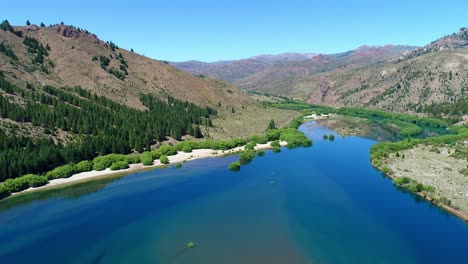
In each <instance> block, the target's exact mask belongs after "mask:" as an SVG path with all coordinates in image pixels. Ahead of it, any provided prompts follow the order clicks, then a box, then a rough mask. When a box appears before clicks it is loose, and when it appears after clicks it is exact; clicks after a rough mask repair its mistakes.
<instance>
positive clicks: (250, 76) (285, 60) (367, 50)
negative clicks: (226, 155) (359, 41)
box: [173, 45, 414, 98]
mask: <svg viewBox="0 0 468 264" xmlns="http://www.w3.org/2000/svg"><path fill="white" fill-rule="evenodd" d="M413 48H414V47H408V46H392V45H387V46H384V47H369V46H362V47H360V48H358V49H356V50H352V51H348V52H344V53H339V54H331V55H323V54H315V53H304V54H301V53H284V54H279V55H260V56H256V57H253V58H250V59H246V60H238V61H225V62H214V63H202V62H184V63H173V65H174V66H176V67H178V68H180V69H184V70H187V71H189V72H192V73H194V74H203V75H208V76H215V77H217V78H221V79H224V80H226V81H229V82H232V83H234V84H235V85H236V86H238V87H239V88H240V89H243V90H252V91H257V92H263V93H274V94H282V95H288V96H293V97H303V98H305V96H306V95H307V94H308V93H309V90H310V89H311V87H310V86H308V85H307V84H306V83H302V82H301V81H300V80H301V78H304V77H306V76H310V75H313V74H316V73H320V72H324V71H331V70H335V69H339V68H343V67H351V68H354V67H358V66H362V65H369V64H372V63H376V62H379V61H384V60H387V59H392V58H396V57H398V56H401V55H402V54H403V53H404V52H405V51H408V50H411V49H413ZM285 87H287V88H285Z"/></svg>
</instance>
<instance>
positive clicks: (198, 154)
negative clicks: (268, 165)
mask: <svg viewBox="0 0 468 264" xmlns="http://www.w3.org/2000/svg"><path fill="white" fill-rule="evenodd" d="M270 143H271V142H268V143H266V144H257V145H256V146H255V149H256V150H258V149H270V148H271V146H270ZM280 144H281V146H286V145H287V142H285V141H281V142H280ZM242 150H244V147H237V148H233V149H229V150H213V149H194V150H192V152H190V153H186V152H182V151H179V152H178V153H177V154H176V155H173V156H168V158H169V164H177V163H180V162H184V161H191V160H196V159H203V158H211V157H221V156H225V155H231V154H234V153H237V152H239V151H242ZM167 165H168V164H162V163H161V162H160V161H159V159H158V160H155V161H154V162H153V165H151V166H144V165H143V163H137V164H130V168H128V169H124V170H111V169H110V168H107V169H105V170H102V171H96V170H93V171H87V172H81V173H77V174H74V175H72V176H71V177H69V178H62V179H55V180H51V181H49V183H48V184H46V185H44V186H41V187H36V188H29V189H26V190H24V191H21V192H17V193H12V194H11V196H14V195H17V194H21V193H25V192H31V191H37V190H41V189H46V188H49V187H53V186H59V185H65V184H71V183H77V182H80V181H84V180H89V179H93V178H98V177H102V176H106V175H113V174H119V173H132V172H138V171H141V170H144V169H150V168H156V167H161V166H167ZM11 196H10V197H11Z"/></svg>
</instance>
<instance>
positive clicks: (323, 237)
mask: <svg viewBox="0 0 468 264" xmlns="http://www.w3.org/2000/svg"><path fill="white" fill-rule="evenodd" d="M148 5H149V4H148ZM200 5H201V6H203V5H204V4H202V3H201V4H200ZM271 5H273V4H271ZM113 8H114V7H112V8H111V7H109V10H112V9H113ZM207 10H208V9H207ZM159 11H160V10H158V13H157V17H156V18H155V21H156V20H158V18H159V16H161V17H164V16H165V15H166V14H165V12H159ZM199 11H200V12H202V11H201V9H200V10H199ZM184 12H188V11H187V10H185V11H184ZM184 12H181V13H180V14H179V15H180V16H179V15H178V16H174V14H175V13H173V14H172V15H171V17H170V18H171V19H170V20H167V21H165V22H164V23H161V21H159V23H160V24H157V23H154V25H153V21H151V23H148V24H142V25H139V26H138V27H139V28H137V27H134V28H133V29H132V30H129V31H124V30H120V28H118V29H119V30H118V32H119V34H115V31H114V30H116V29H114V27H108V26H106V27H104V26H98V25H97V24H96V27H95V28H96V30H98V32H99V35H103V36H106V37H105V38H107V37H108V36H113V37H118V38H119V39H120V40H124V41H122V45H123V46H125V47H126V48H123V47H120V46H119V44H117V43H114V42H113V41H111V40H103V39H102V38H99V37H98V36H97V35H96V34H94V33H92V32H90V31H88V30H87V29H83V28H80V27H76V26H73V25H68V24H65V23H64V22H60V23H58V24H49V25H46V24H45V23H43V22H40V23H38V24H34V23H31V22H30V21H29V20H27V22H26V25H14V24H10V22H9V21H8V20H3V22H2V23H0V243H1V244H2V245H3V246H2V247H1V248H0V258H1V259H3V260H5V261H6V262H10V263H30V262H33V261H34V262H38V263H101V264H102V263H134V262H138V263H299V264H302V263H369V264H370V263H426V264H427V263H434V264H435V263H442V262H443V263H463V261H464V260H466V259H467V257H468V256H467V253H466V250H465V248H464V247H465V245H466V242H467V237H468V236H467V235H468V229H467V225H466V224H467V221H468V176H467V175H468V68H467V67H466V65H468V29H467V28H465V27H462V28H460V30H459V31H457V32H456V33H452V34H449V35H446V36H443V37H440V38H437V39H435V40H433V41H432V42H429V43H427V44H424V45H419V46H417V45H392V44H387V45H380V44H378V45H363V46H359V47H358V48H355V49H349V46H350V45H354V44H349V43H347V42H346V40H347V39H345V38H344V37H343V39H341V38H340V40H339V42H343V43H338V44H340V45H334V46H333V47H334V49H332V48H331V47H330V49H329V50H333V51H335V52H329V53H327V52H324V53H319V52H314V51H313V49H311V50H310V51H309V52H284V53H272V55H271V54H263V55H255V56H251V57H249V58H246V59H232V60H220V61H215V62H203V61H199V60H187V61H182V62H174V61H169V60H166V59H165V58H164V56H166V55H167V54H170V53H171V52H170V51H172V52H173V54H172V56H173V57H172V58H175V57H177V56H175V57H174V54H176V55H177V54H178V53H185V52H191V53H190V54H192V55H193V56H195V55H197V56H198V53H197V49H196V47H198V51H199V52H202V50H204V46H205V45H206V46H208V47H211V48H212V49H211V50H209V52H208V53H211V52H213V53H216V52H217V48H224V49H228V50H229V52H228V53H226V54H229V55H230V56H229V57H236V56H237V57H239V56H238V55H239V54H238V53H236V51H238V49H240V48H239V47H241V46H242V45H241V40H240V39H235V38H234V37H233V38H232V39H231V38H230V36H226V35H223V34H221V33H222V32H218V33H219V34H220V35H219V36H218V35H217V34H218V33H216V34H214V35H212V37H209V38H208V39H203V41H202V43H203V45H200V43H198V44H197V42H196V40H197V39H198V38H199V37H200V36H203V37H206V35H204V33H203V32H204V31H203V30H208V29H209V27H208V26H206V25H205V26H204V27H202V28H200V30H198V29H196V30H195V29H193V28H191V27H190V26H191V25H190V24H192V23H193V24H194V25H195V24H197V23H199V20H200V19H201V17H199V16H198V14H197V16H196V19H195V17H192V18H189V17H190V16H187V17H186V15H188V13H184ZM203 12H205V11H203ZM84 13H86V12H84ZM84 13H83V14H84ZM130 13H131V12H130ZM221 13H222V12H221ZM285 13H286V12H285ZM223 14H224V13H223ZM246 14H247V16H246V18H245V19H246V20H248V17H249V16H248V14H249V12H246ZM104 15H105V14H103V16H104ZM152 15H154V14H152ZM285 15H286V14H285ZM333 17H336V15H335V14H334V15H333ZM111 20H112V19H111ZM175 20H177V21H175ZM78 21H79V20H78ZM114 21H115V20H114ZM168 21H171V23H169V22H168ZM236 21H237V20H236ZM119 22H120V21H119ZM189 22H190V23H189ZM218 22H219V25H218V24H217V23H212V22H210V23H209V24H210V26H213V27H215V26H216V27H219V26H221V25H223V23H224V22H225V21H224V20H222V19H221V20H220V21H218ZM242 22H243V21H238V23H242ZM179 23H182V24H183V26H182V24H179ZM236 23H237V22H236ZM150 25H151V26H150ZM162 25H164V26H166V27H169V26H171V27H176V28H177V30H173V31H171V34H172V35H171V36H172V37H177V38H181V37H186V38H184V39H179V41H174V42H173V43H171V45H172V46H171V47H170V48H169V49H168V47H166V50H164V49H161V50H159V49H158V48H161V47H162V46H164V45H162V44H166V43H165V42H166V39H162V38H163V36H166V37H167V35H165V34H166V33H167V32H166V31H165V29H164V27H163V26H162ZM121 26H122V28H126V27H125V26H126V25H121ZM223 26H224V25H223ZM250 26H251V27H252V28H256V27H258V26H259V25H258V24H255V23H254V24H251V25H249V27H246V28H245V31H246V32H249V30H248V29H250ZM103 27H104V28H105V29H106V30H104V31H103ZM116 28H117V26H116ZM142 28H143V29H145V30H148V32H145V33H144V34H143V35H144V36H145V37H146V39H145V41H147V42H145V43H143V42H144V41H142V42H141V43H139V42H138V41H137V40H133V39H132V38H135V39H138V38H137V37H138V34H137V32H139V34H142V33H141V32H142V31H141V29H142ZM182 28H187V30H188V29H189V28H190V30H189V31H190V34H189V33H187V32H188V31H187V32H186V31H180V32H179V31H178V30H182ZM236 28H240V26H239V25H237V24H236ZM267 28H269V27H266V26H265V25H263V26H262V29H263V30H266V29H267ZM277 28H278V30H280V31H281V29H282V27H281V26H278V27H277ZM202 29H203V30H202ZM231 30H232V28H231ZM283 30H284V29H283ZM289 30H291V31H294V28H289ZM310 30H315V28H314V29H312V28H310ZM222 31H223V32H224V29H223V30H222ZM227 31H228V30H227V29H226V32H227ZM103 32H106V34H102V33H103ZM107 32H109V34H107ZM149 32H151V33H149ZM182 32H185V33H182ZM254 32H255V31H254ZM259 32H260V31H259ZM259 32H255V33H256V34H252V32H250V34H252V35H250V37H249V40H251V43H249V45H252V46H255V45H258V43H262V44H263V45H265V43H263V42H262V41H259V38H260V36H262V35H261V34H260V33H259ZM282 32H284V31H282ZM257 33H258V34H259V35H258V36H257ZM270 33H271V32H270ZM388 33H389V34H390V33H391V32H388ZM211 34H213V33H211ZM330 34H331V33H330ZM333 34H334V35H339V36H340V37H341V35H340V34H344V35H346V32H339V33H337V32H334V31H333ZM373 34H375V35H377V34H376V33H375V32H374V33H373ZM122 35H124V36H125V37H121V36H122ZM215 35H216V36H217V37H213V36H215ZM273 35H275V34H272V36H273ZM356 35H358V34H357V33H356ZM383 35H384V34H383ZM306 36H308V34H304V36H303V37H304V38H305V37H306ZM257 37H258V38H257ZM263 37H265V36H264V35H263ZM329 37H330V39H333V40H335V42H337V41H336V39H335V38H333V37H332V36H331V35H329ZM335 37H336V36H335ZM348 38H350V36H348ZM129 40H132V42H129ZM321 40H322V41H326V39H321ZM216 41H226V42H225V43H224V45H219V44H218V46H216V44H215V43H218V42H216ZM277 41H279V40H277ZM281 41H287V38H283V39H281ZM281 41H279V42H278V43H273V42H270V43H268V47H270V46H271V47H274V46H276V44H279V43H281ZM167 42H169V41H167ZM227 42H229V44H226V43H227ZM231 42H232V43H231ZM257 42H258V43H257ZM327 43H328V44H329V45H330V42H327ZM350 43H355V42H350ZM370 43H381V42H375V41H373V42H370ZM386 43H388V42H386ZM400 43H406V42H401V39H400ZM130 44H131V45H137V44H138V47H145V48H144V49H142V52H141V53H139V52H138V51H135V50H134V49H133V48H130V47H129V45H130ZM298 44H299V43H298ZM345 44H346V45H345ZM197 45H198V46H197ZM238 45H239V46H238ZM310 45H311V46H310V47H314V45H319V44H318V42H317V43H316V42H313V43H311V44H310ZM338 46H339V47H346V48H348V50H346V49H344V48H343V52H336V47H338ZM357 46H358V45H355V46H354V47H357ZM214 47H216V48H214ZM255 47H256V48H257V49H254V50H255V51H256V52H257V51H258V50H263V49H258V47H257V46H255ZM291 47H293V46H291ZM317 47H318V46H317ZM262 48H265V46H262ZM244 49H246V48H245V47H244ZM175 50H176V51H177V52H175V53H174V51H175ZM265 50H266V51H268V50H270V49H267V48H265ZM271 50H273V49H271ZM296 50H303V49H299V48H297V49H296ZM325 50H327V49H325ZM148 51H151V52H152V53H150V54H152V55H148V56H145V55H144V54H145V53H147V52H148ZM154 52H156V53H154ZM164 52H168V53H167V54H165V53H164ZM231 53H232V56H231ZM154 54H158V55H157V56H155V55H154ZM159 54H162V55H164V56H162V57H161V58H160V57H159V56H160V55H159ZM200 54H201V53H200ZM234 54H236V56H234ZM246 54H247V53H246ZM250 54H252V50H250ZM259 54H261V53H259ZM167 56H169V55H167ZM205 56H206V58H209V56H207V55H206V54H205ZM155 58H159V59H155ZM208 61H210V60H208ZM441 242H443V243H441ZM389 248H391V249H392V250H390V251H389V250H388V249H389ZM24 252H28V254H24ZM337 252H339V254H337Z"/></svg>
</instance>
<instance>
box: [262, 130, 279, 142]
mask: <svg viewBox="0 0 468 264" xmlns="http://www.w3.org/2000/svg"><path fill="white" fill-rule="evenodd" d="M280 136H281V133H280V131H279V130H278V129H272V130H268V131H267V133H266V138H267V139H268V141H273V140H277V139H279V138H280Z"/></svg>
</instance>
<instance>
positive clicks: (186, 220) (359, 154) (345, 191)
mask: <svg viewBox="0 0 468 264" xmlns="http://www.w3.org/2000/svg"><path fill="white" fill-rule="evenodd" d="M301 130H302V131H304V132H305V133H306V134H307V136H309V137H310V138H311V139H312V140H313V141H314V145H313V146H312V147H310V148H299V149H293V150H288V149H286V148H283V149H282V152H281V153H272V152H270V151H267V153H266V155H265V156H264V157H257V158H255V160H254V161H253V162H252V163H250V164H249V165H247V166H245V167H242V169H241V171H240V172H231V171H229V170H228V169H227V165H228V164H229V163H230V162H232V161H234V160H235V159H236V157H234V156H231V157H227V158H212V159H203V160H196V161H191V162H188V163H185V164H184V166H183V168H182V169H176V168H174V167H170V168H167V169H156V170H153V171H149V172H140V173H136V174H132V175H129V176H126V177H122V178H115V179H107V180H103V181H100V182H93V183H86V184H81V185H78V186H73V187H70V188H67V189H63V190H58V191H49V192H44V193H38V194H34V195H31V196H30V197H28V196H25V197H24V198H21V199H17V200H16V201H15V200H10V201H8V200H7V201H3V202H0V243H1V247H0V259H1V260H2V262H3V263H169V264H170V263H207V264H209V263H272V264H274V263H360V264H361V263H372V264H374V263H424V264H428V263H468V225H467V224H465V223H464V222H463V221H461V220H459V219H457V218H456V217H454V216H451V215H449V214H447V213H445V212H444V211H442V210H440V209H438V208H436V207H433V206H431V205H430V204H429V203H428V202H426V201H423V200H421V199H418V198H416V197H414V196H412V195H410V194H408V193H405V192H402V191H399V190H397V189H396V188H395V187H394V186H393V185H392V183H391V181H390V180H388V179H387V178H385V177H383V176H382V175H381V174H380V173H379V172H378V171H376V170H375V169H374V168H372V166H371V165H370V162H369V148H370V147H371V146H372V145H373V144H374V143H375V141H373V140H370V139H364V138H359V137H348V138H340V137H338V136H337V137H336V139H335V141H334V142H329V141H324V140H323V139H322V136H323V134H324V133H326V134H332V133H333V132H332V131H330V130H328V129H326V128H323V127H314V128H310V127H308V126H307V125H304V126H302V127H301ZM33 198H34V199H33ZM190 241H193V242H195V244H196V247H195V248H194V249H186V245H187V243H188V242H190Z"/></svg>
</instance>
